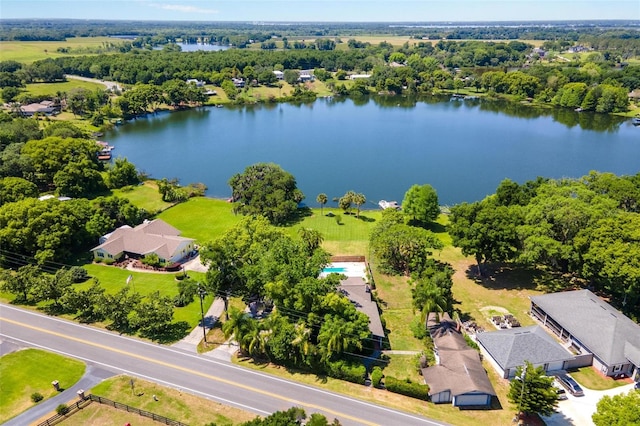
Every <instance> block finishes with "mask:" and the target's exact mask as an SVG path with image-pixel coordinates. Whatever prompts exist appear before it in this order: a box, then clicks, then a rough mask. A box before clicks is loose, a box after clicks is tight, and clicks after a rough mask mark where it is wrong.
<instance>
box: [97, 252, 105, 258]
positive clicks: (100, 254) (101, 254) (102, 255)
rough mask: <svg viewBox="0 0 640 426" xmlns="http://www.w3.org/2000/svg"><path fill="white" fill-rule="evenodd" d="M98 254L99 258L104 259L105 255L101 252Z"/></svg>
mask: <svg viewBox="0 0 640 426" xmlns="http://www.w3.org/2000/svg"><path fill="white" fill-rule="evenodd" d="M96 253H98V257H104V253H102V252H101V251H97V252H96Z"/></svg>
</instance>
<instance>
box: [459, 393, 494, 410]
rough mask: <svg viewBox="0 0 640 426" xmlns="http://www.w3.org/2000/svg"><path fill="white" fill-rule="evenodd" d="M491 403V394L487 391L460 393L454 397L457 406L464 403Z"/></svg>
mask: <svg viewBox="0 0 640 426" xmlns="http://www.w3.org/2000/svg"><path fill="white" fill-rule="evenodd" d="M490 403H491V395H487V394H486V393H481V394H470V395H469V394H467V395H458V396H456V397H454V398H453V405H455V406H456V407H460V406H464V405H489V404H490Z"/></svg>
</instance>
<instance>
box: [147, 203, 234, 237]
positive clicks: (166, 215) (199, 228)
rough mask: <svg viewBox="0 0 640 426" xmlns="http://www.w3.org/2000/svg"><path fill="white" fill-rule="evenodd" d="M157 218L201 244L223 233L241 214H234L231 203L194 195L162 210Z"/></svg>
mask: <svg viewBox="0 0 640 426" xmlns="http://www.w3.org/2000/svg"><path fill="white" fill-rule="evenodd" d="M158 218H159V219H162V220H164V221H166V222H167V223H170V224H171V225H172V226H175V227H176V228H178V229H179V230H180V231H182V236H184V237H189V238H195V239H196V240H197V241H198V243H199V244H203V243H206V242H207V241H211V240H213V239H215V238H216V237H219V236H221V235H223V234H224V232H225V231H226V230H228V229H230V228H231V227H233V226H234V225H235V224H236V223H238V222H240V220H241V218H242V216H240V215H234V214H233V212H232V211H231V204H230V203H228V202H226V201H224V200H218V199H214V198H204V197H196V198H192V199H190V200H189V201H187V202H185V203H180V204H177V205H175V206H174V207H172V208H170V209H167V210H165V211H163V212H162V213H160V214H159V215H158Z"/></svg>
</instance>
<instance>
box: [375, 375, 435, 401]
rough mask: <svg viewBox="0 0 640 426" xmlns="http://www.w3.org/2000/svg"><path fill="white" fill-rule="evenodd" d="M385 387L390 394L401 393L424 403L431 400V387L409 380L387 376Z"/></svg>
mask: <svg viewBox="0 0 640 426" xmlns="http://www.w3.org/2000/svg"><path fill="white" fill-rule="evenodd" d="M384 387H385V388H387V390H388V391H389V392H394V393H399V394H401V395H406V396H410V397H412V398H418V399H422V400H424V401H428V400H429V386H427V385H421V384H420V383H413V382H412V381H411V380H409V379H406V380H398V379H396V378H395V377H392V376H385V378H384Z"/></svg>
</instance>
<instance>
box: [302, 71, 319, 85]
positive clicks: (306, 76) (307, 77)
mask: <svg viewBox="0 0 640 426" xmlns="http://www.w3.org/2000/svg"><path fill="white" fill-rule="evenodd" d="M298 74H299V77H298V80H299V81H300V82H302V83H306V82H308V81H315V79H316V76H315V75H313V70H300V71H299V73H298Z"/></svg>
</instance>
